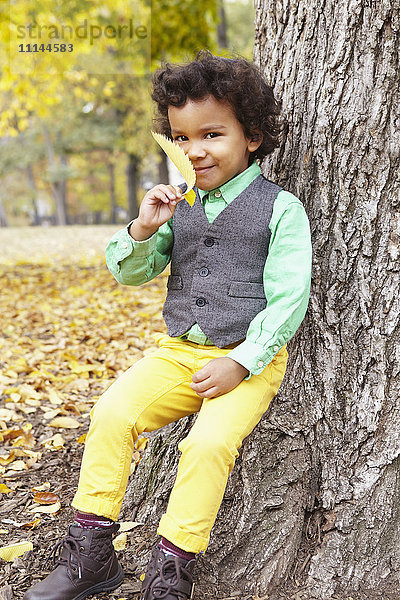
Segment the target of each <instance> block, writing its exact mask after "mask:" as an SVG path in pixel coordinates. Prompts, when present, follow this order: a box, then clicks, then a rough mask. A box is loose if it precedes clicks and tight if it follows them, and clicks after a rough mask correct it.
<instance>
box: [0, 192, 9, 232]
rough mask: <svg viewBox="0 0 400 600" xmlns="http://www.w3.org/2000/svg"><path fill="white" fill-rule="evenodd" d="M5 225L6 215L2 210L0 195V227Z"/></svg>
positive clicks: (6, 222) (6, 224)
mask: <svg viewBox="0 0 400 600" xmlns="http://www.w3.org/2000/svg"><path fill="white" fill-rule="evenodd" d="M7 226H8V221H7V215H6V211H5V210H4V204H3V200H2V197H1V196H0V227H7Z"/></svg>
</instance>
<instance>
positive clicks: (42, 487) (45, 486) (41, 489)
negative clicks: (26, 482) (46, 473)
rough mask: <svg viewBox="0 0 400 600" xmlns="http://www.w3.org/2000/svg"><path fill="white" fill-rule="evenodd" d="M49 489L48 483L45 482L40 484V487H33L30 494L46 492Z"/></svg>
mask: <svg viewBox="0 0 400 600" xmlns="http://www.w3.org/2000/svg"><path fill="white" fill-rule="evenodd" d="M49 489H50V482H49V481H46V482H45V483H42V485H35V487H33V488H32V492H45V491H46V490H49Z"/></svg>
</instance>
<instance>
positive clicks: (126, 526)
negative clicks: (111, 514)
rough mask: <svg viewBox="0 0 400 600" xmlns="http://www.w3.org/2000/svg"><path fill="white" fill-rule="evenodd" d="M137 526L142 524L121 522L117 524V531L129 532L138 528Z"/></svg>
mask: <svg viewBox="0 0 400 600" xmlns="http://www.w3.org/2000/svg"><path fill="white" fill-rule="evenodd" d="M139 525H143V523H138V522H137V521H121V523H119V530H120V531H121V533H122V532H123V531H130V530H131V529H134V528H135V527H139Z"/></svg>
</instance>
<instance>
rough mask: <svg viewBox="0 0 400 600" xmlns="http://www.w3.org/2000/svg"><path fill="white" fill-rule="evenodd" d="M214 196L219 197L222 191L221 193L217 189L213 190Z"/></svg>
mask: <svg viewBox="0 0 400 600" xmlns="http://www.w3.org/2000/svg"><path fill="white" fill-rule="evenodd" d="M214 196H215V197H216V198H221V196H222V193H221V192H220V191H219V190H217V191H216V192H215V194H214Z"/></svg>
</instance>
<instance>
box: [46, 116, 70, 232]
mask: <svg viewBox="0 0 400 600" xmlns="http://www.w3.org/2000/svg"><path fill="white" fill-rule="evenodd" d="M42 131H43V137H44V140H45V146H46V153H47V160H48V163H49V171H50V174H51V176H52V180H51V186H52V190H53V196H54V202H55V205H56V222H57V225H66V224H67V222H68V219H67V211H66V205H65V201H64V198H65V196H64V193H65V191H63V186H62V181H60V180H57V179H54V172H55V170H56V167H57V165H56V160H55V152H54V147H53V142H52V141H51V137H50V132H49V130H48V129H47V127H46V125H45V124H44V123H42Z"/></svg>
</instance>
